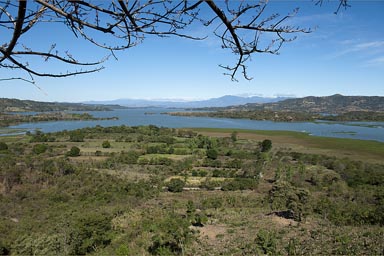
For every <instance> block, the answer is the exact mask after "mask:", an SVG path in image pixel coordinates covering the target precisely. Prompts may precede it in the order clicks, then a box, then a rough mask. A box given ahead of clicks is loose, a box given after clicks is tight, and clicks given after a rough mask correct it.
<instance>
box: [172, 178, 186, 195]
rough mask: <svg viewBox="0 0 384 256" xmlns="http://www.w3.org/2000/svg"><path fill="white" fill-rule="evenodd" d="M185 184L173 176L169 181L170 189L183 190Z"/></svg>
mask: <svg viewBox="0 0 384 256" xmlns="http://www.w3.org/2000/svg"><path fill="white" fill-rule="evenodd" d="M184 186H185V182H184V181H183V180H181V179H178V178H173V179H171V180H170V181H169V182H168V191H170V192H181V191H183V188H184Z"/></svg>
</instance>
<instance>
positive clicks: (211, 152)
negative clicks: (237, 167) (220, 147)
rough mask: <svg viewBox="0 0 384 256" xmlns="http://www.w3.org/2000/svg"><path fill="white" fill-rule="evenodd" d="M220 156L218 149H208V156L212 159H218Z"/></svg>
mask: <svg viewBox="0 0 384 256" xmlns="http://www.w3.org/2000/svg"><path fill="white" fill-rule="evenodd" d="M217 156H218V153H217V150H216V149H213V148H211V149H208V150H207V157H208V158H209V159H212V160H216V159H217Z"/></svg>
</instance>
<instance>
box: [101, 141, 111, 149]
mask: <svg viewBox="0 0 384 256" xmlns="http://www.w3.org/2000/svg"><path fill="white" fill-rule="evenodd" d="M101 146H102V147H103V148H110V147H111V143H110V142H109V141H108V140H106V141H103V143H102V144H101Z"/></svg>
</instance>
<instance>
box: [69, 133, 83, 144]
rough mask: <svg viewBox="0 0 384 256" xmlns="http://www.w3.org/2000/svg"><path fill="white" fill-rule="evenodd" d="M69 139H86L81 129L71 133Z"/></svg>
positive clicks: (80, 140) (75, 140)
mask: <svg viewBox="0 0 384 256" xmlns="http://www.w3.org/2000/svg"><path fill="white" fill-rule="evenodd" d="M69 141H72V142H83V141H84V134H83V133H82V132H80V131H74V132H72V133H71V134H70V135H69Z"/></svg>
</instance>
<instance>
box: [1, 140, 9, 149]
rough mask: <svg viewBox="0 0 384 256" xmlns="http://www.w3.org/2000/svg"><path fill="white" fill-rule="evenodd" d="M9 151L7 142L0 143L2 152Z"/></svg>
mask: <svg viewBox="0 0 384 256" xmlns="http://www.w3.org/2000/svg"><path fill="white" fill-rule="evenodd" d="M7 149H8V145H7V144H6V143H5V142H3V141H0V151H1V150H7Z"/></svg>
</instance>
